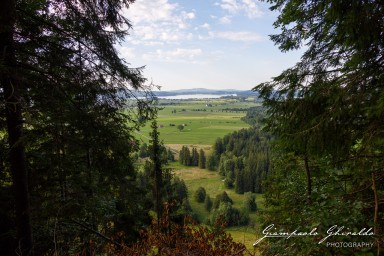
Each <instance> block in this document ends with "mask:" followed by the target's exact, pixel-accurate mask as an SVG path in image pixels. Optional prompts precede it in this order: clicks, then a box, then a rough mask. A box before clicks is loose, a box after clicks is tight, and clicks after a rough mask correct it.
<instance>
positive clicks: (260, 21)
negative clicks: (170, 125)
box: [117, 0, 302, 91]
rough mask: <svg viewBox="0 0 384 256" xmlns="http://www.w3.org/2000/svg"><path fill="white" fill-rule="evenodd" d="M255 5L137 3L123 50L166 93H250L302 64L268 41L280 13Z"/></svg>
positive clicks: (188, 0)
mask: <svg viewBox="0 0 384 256" xmlns="http://www.w3.org/2000/svg"><path fill="white" fill-rule="evenodd" d="M269 7H270V6H269V4H268V3H265V2H260V1H256V0H136V1H135V2H134V3H133V4H132V5H131V6H130V7H129V8H128V9H125V10H124V12H123V13H124V16H125V17H127V18H128V19H129V20H130V22H131V23H132V29H131V30H129V35H128V36H127V37H126V38H125V40H124V42H123V43H122V44H121V45H120V46H118V47H117V48H118V51H119V54H120V56H121V57H122V58H124V59H125V60H126V61H127V62H128V63H129V65H130V67H132V68H133V67H141V66H145V69H144V71H143V75H144V77H146V78H147V79H148V83H153V84H155V85H159V86H161V90H162V91H168V90H177V89H192V88H207V89H238V90H250V89H252V88H253V87H254V86H256V85H257V84H259V83H262V82H266V81H270V80H271V78H272V77H274V76H277V75H279V74H280V73H281V71H283V70H285V69H287V68H289V67H291V66H293V65H294V64H295V63H296V62H298V61H299V59H300V56H301V55H302V51H300V50H299V51H294V52H288V53H282V52H281V51H280V50H279V49H278V46H276V45H274V43H273V42H272V41H271V40H270V39H269V35H271V34H277V33H278V32H279V31H278V30H276V29H274V26H273V22H274V21H275V19H276V17H277V15H278V13H277V12H272V11H270V10H269Z"/></svg>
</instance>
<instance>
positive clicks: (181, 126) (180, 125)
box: [177, 124, 184, 132]
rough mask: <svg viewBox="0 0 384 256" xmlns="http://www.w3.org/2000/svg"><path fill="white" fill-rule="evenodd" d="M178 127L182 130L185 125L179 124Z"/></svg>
mask: <svg viewBox="0 0 384 256" xmlns="http://www.w3.org/2000/svg"><path fill="white" fill-rule="evenodd" d="M177 129H178V130H179V131H180V132H181V131H182V130H184V125H182V124H179V125H178V126H177Z"/></svg>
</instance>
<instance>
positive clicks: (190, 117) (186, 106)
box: [138, 98, 263, 252]
mask: <svg viewBox="0 0 384 256" xmlns="http://www.w3.org/2000/svg"><path fill="white" fill-rule="evenodd" d="M159 104H160V107H161V110H159V112H158V118H157V123H158V132H159V133H160V138H161V140H163V142H164V144H165V146H166V147H170V148H172V149H173V151H174V152H177V153H176V155H175V156H176V159H177V158H178V152H179V150H180V149H181V147H182V146H183V145H187V146H189V147H196V148H197V149H198V150H199V149H200V148H201V149H203V150H204V151H205V152H206V154H207V155H209V154H210V151H211V148H212V145H213V144H214V142H215V141H216V139H217V138H219V137H224V136H225V135H227V134H229V133H231V132H233V131H236V130H240V129H243V128H248V127H249V125H248V124H247V123H245V122H243V121H242V120H241V118H242V117H243V116H245V114H246V109H248V108H250V107H253V106H257V104H256V103H253V102H239V101H238V100H234V99H223V98H221V99H209V100H207V99H204V100H160V101H159ZM178 125H184V127H183V129H182V130H181V131H180V130H179V129H178V128H177V126H178ZM150 132H151V128H150V123H148V124H147V125H146V126H145V127H143V128H142V129H141V131H140V132H139V133H138V136H139V138H140V140H142V141H143V142H146V143H148V142H149V133H150ZM168 167H170V168H172V169H173V170H174V174H175V175H176V176H178V177H180V178H181V179H183V180H184V181H185V184H186V186H187V188H188V192H189V202H190V205H191V207H192V209H193V212H194V213H195V215H196V217H197V219H198V220H199V221H200V222H201V223H206V221H207V219H208V218H209V216H210V213H209V212H208V211H207V210H206V209H205V208H204V204H203V203H198V202H196V201H195V200H194V198H193V195H194V193H195V191H196V190H197V189H198V187H200V186H201V187H204V188H205V190H206V192H207V195H209V196H210V197H211V199H212V201H213V200H214V199H215V197H216V195H218V194H220V193H222V192H223V191H226V192H227V194H228V195H229V197H230V198H232V200H233V207H236V208H238V209H240V208H242V206H243V201H244V195H240V194H236V193H235V191H234V189H227V188H225V186H224V182H223V180H222V177H221V176H220V175H219V174H218V172H215V171H208V170H206V169H200V168H198V167H191V166H183V165H181V164H180V163H179V162H178V161H176V162H172V163H170V164H169V166H168ZM256 202H257V206H258V209H259V210H262V209H263V197H262V195H259V194H258V195H256ZM257 218H258V213H250V220H251V221H250V224H249V226H242V227H231V228H228V229H227V232H229V233H231V235H232V237H233V238H234V240H235V241H237V242H241V243H243V244H244V245H245V246H246V247H247V249H248V250H249V251H250V252H253V247H252V244H253V243H254V241H255V240H256V234H257V232H256V229H255V228H257Z"/></svg>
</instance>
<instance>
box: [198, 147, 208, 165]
mask: <svg viewBox="0 0 384 256" xmlns="http://www.w3.org/2000/svg"><path fill="white" fill-rule="evenodd" d="M205 162H206V158H205V153H204V150H203V149H200V153H199V168H201V169H205Z"/></svg>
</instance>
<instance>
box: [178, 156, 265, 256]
mask: <svg viewBox="0 0 384 256" xmlns="http://www.w3.org/2000/svg"><path fill="white" fill-rule="evenodd" d="M171 167H173V168H175V175H177V176H178V177H180V178H181V179H183V180H184V181H185V184H186V185H187V188H188V192H189V201H190V204H191V207H192V209H193V211H194V213H195V214H196V217H197V218H198V220H199V221H200V222H202V223H205V221H206V219H207V218H209V212H208V211H207V210H205V208H204V204H203V203H198V202H196V201H195V200H194V198H193V194H194V193H195V191H196V190H197V189H198V188H199V187H203V188H205V190H206V192H207V194H208V195H209V196H210V197H211V199H212V201H213V200H214V199H215V197H216V195H217V194H220V193H222V192H223V191H226V192H227V194H228V195H229V197H230V198H232V200H233V202H234V204H233V206H234V207H236V208H241V207H242V203H243V200H244V195H240V194H236V193H235V191H234V189H227V188H225V187H224V182H223V181H222V177H221V176H220V175H219V174H218V173H217V172H215V171H208V170H205V169H199V168H197V167H185V166H180V165H179V164H176V163H173V164H172V165H171ZM256 202H257V206H258V209H259V210H262V209H263V208H264V198H263V197H262V195H261V194H257V195H256ZM258 218H259V214H258V213H257V212H256V213H251V214H250V219H251V223H253V224H254V225H255V226H256V227H257V223H258V221H257V219H258ZM255 223H256V224H255ZM227 232H229V233H230V234H231V236H232V237H233V239H234V241H236V242H240V243H243V244H244V245H245V246H246V247H247V249H248V250H249V251H250V252H253V246H252V245H253V243H254V242H255V241H256V238H257V237H256V236H257V231H256V229H255V227H249V226H243V227H230V228H227ZM256 255H257V254H256Z"/></svg>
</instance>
